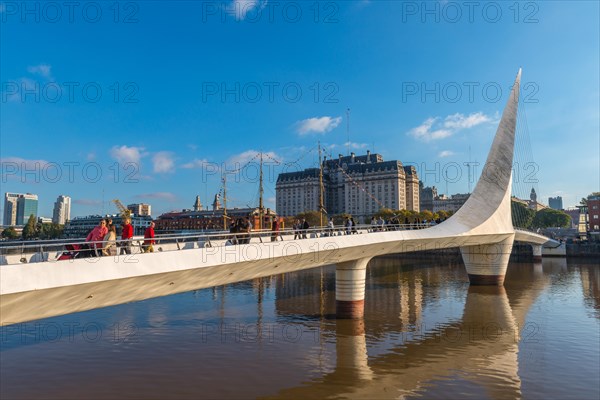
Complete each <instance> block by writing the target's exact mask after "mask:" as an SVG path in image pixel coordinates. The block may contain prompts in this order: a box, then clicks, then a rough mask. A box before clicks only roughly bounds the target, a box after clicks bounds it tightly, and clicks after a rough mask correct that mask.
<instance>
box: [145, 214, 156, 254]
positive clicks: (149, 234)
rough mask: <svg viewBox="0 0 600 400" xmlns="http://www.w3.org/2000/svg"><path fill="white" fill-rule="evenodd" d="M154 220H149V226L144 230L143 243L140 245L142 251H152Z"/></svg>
mask: <svg viewBox="0 0 600 400" xmlns="http://www.w3.org/2000/svg"><path fill="white" fill-rule="evenodd" d="M154 225H155V224H154V221H152V222H150V226H149V227H147V228H146V231H145V232H144V239H146V240H144V245H143V246H142V247H143V249H144V253H152V252H153V251H154V246H152V245H153V244H154Z"/></svg>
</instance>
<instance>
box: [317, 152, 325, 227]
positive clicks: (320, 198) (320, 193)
mask: <svg viewBox="0 0 600 400" xmlns="http://www.w3.org/2000/svg"><path fill="white" fill-rule="evenodd" d="M318 145H319V218H320V222H321V226H323V211H325V207H324V206H323V162H322V161H321V142H320V141H319V142H318Z"/></svg>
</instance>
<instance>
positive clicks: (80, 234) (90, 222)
mask: <svg viewBox="0 0 600 400" xmlns="http://www.w3.org/2000/svg"><path fill="white" fill-rule="evenodd" d="M105 218H111V219H112V221H113V224H114V225H115V226H116V227H117V235H118V237H121V236H120V235H121V224H122V221H121V215H118V214H115V215H104V216H102V215H88V216H85V217H75V218H73V219H71V220H69V221H67V223H66V224H65V230H64V234H63V235H64V237H65V238H81V239H84V238H85V237H86V236H87V235H88V233H90V231H91V230H92V229H94V227H95V226H97V225H98V224H99V223H100V220H102V219H105ZM150 222H152V218H151V217H150V216H147V215H143V216H136V215H134V216H132V217H131V225H132V226H133V234H134V235H135V236H141V235H143V234H144V231H145V230H146V228H147V227H149V226H150Z"/></svg>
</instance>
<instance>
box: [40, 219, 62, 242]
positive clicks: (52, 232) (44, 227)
mask: <svg viewBox="0 0 600 400" xmlns="http://www.w3.org/2000/svg"><path fill="white" fill-rule="evenodd" d="M63 231H64V225H59V224H54V223H52V224H40V226H39V238H40V239H59V238H60V237H61V236H62V234H63Z"/></svg>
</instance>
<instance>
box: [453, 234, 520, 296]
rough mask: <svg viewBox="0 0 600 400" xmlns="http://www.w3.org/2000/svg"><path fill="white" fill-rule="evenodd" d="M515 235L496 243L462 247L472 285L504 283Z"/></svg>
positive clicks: (461, 250)
mask: <svg viewBox="0 0 600 400" xmlns="http://www.w3.org/2000/svg"><path fill="white" fill-rule="evenodd" d="M513 241H514V235H512V236H510V237H509V238H507V239H504V240H503V241H501V242H498V243H494V244H480V245H476V246H465V247H461V248H460V252H461V253H462V258H463V262H464V263H465V267H466V268H467V274H469V282H471V285H502V284H504V276H505V275H506V268H507V267H508V259H509V258H510V252H511V250H512V246H513Z"/></svg>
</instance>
